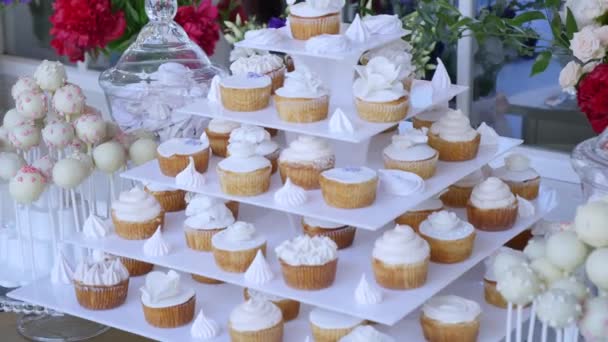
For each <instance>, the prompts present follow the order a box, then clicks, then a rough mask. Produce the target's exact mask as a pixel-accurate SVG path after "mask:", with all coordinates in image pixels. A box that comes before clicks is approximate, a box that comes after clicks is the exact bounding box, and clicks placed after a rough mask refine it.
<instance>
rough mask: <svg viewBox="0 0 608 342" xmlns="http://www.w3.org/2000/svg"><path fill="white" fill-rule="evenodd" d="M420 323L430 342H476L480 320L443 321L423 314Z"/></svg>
mask: <svg viewBox="0 0 608 342" xmlns="http://www.w3.org/2000/svg"><path fill="white" fill-rule="evenodd" d="M420 325H421V326H422V333H423V334H424V338H425V339H426V340H427V341H429V342H455V341H458V342H475V341H477V336H478V335H479V326H480V320H479V317H477V318H476V319H475V320H474V321H471V322H463V323H455V324H454V323H443V322H440V321H436V320H434V319H432V318H429V317H427V316H426V315H424V314H422V315H421V316H420Z"/></svg>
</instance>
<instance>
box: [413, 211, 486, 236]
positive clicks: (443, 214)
mask: <svg viewBox="0 0 608 342" xmlns="http://www.w3.org/2000/svg"><path fill="white" fill-rule="evenodd" d="M474 231H475V228H474V227H473V225H472V224H470V223H468V222H466V221H463V220H461V219H460V218H458V216H456V214H455V213H453V212H449V211H446V210H442V211H439V212H435V213H432V214H431V215H429V217H428V218H427V219H426V220H424V221H423V222H422V223H421V224H420V233H422V234H424V235H426V236H430V237H432V238H435V239H439V240H459V239H464V238H465V237H467V236H469V235H471V234H473V232H474Z"/></svg>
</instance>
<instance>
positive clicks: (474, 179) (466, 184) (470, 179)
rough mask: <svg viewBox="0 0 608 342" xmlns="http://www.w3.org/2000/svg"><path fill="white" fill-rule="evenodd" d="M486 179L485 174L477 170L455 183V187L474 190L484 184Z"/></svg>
mask: <svg viewBox="0 0 608 342" xmlns="http://www.w3.org/2000/svg"><path fill="white" fill-rule="evenodd" d="M485 179H486V176H485V174H484V172H483V171H482V170H481V169H479V170H475V171H473V172H472V173H470V174H469V175H467V176H466V177H464V178H462V179H460V180H459V181H458V182H456V183H454V185H456V186H459V187H462V188H472V187H474V186H475V185H477V184H479V183H481V182H483V181H484V180H485Z"/></svg>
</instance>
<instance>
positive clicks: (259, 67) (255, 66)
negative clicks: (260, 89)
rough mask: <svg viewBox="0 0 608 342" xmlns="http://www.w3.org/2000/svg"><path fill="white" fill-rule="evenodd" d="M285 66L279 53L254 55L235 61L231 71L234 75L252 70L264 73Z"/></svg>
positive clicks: (244, 73)
mask: <svg viewBox="0 0 608 342" xmlns="http://www.w3.org/2000/svg"><path fill="white" fill-rule="evenodd" d="M249 32H251V31H248V32H247V33H249ZM284 66H285V65H284V64H283V59H282V58H281V57H279V56H277V55H273V54H267V55H253V56H250V57H242V58H239V59H237V60H236V61H234V63H232V64H231V65H230V71H231V72H232V74H233V75H246V74H247V73H250V72H253V73H256V74H261V75H263V74H266V73H269V72H271V71H274V70H278V69H281V68H282V67H284Z"/></svg>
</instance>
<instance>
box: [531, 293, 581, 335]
mask: <svg viewBox="0 0 608 342" xmlns="http://www.w3.org/2000/svg"><path fill="white" fill-rule="evenodd" d="M581 313H582V308H581V305H580V304H579V302H578V300H577V299H576V297H575V296H574V295H573V294H571V293H569V292H567V291H565V290H562V289H551V290H549V291H546V292H544V293H542V294H541V295H540V296H538V298H536V314H537V315H538V319H539V320H540V321H541V322H543V325H544V324H547V325H548V326H550V327H551V328H555V329H561V328H565V327H566V326H568V325H571V324H574V323H576V321H577V320H578V318H579V317H580V316H581ZM543 330H544V328H543ZM558 341H560V340H559V339H558Z"/></svg>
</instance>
